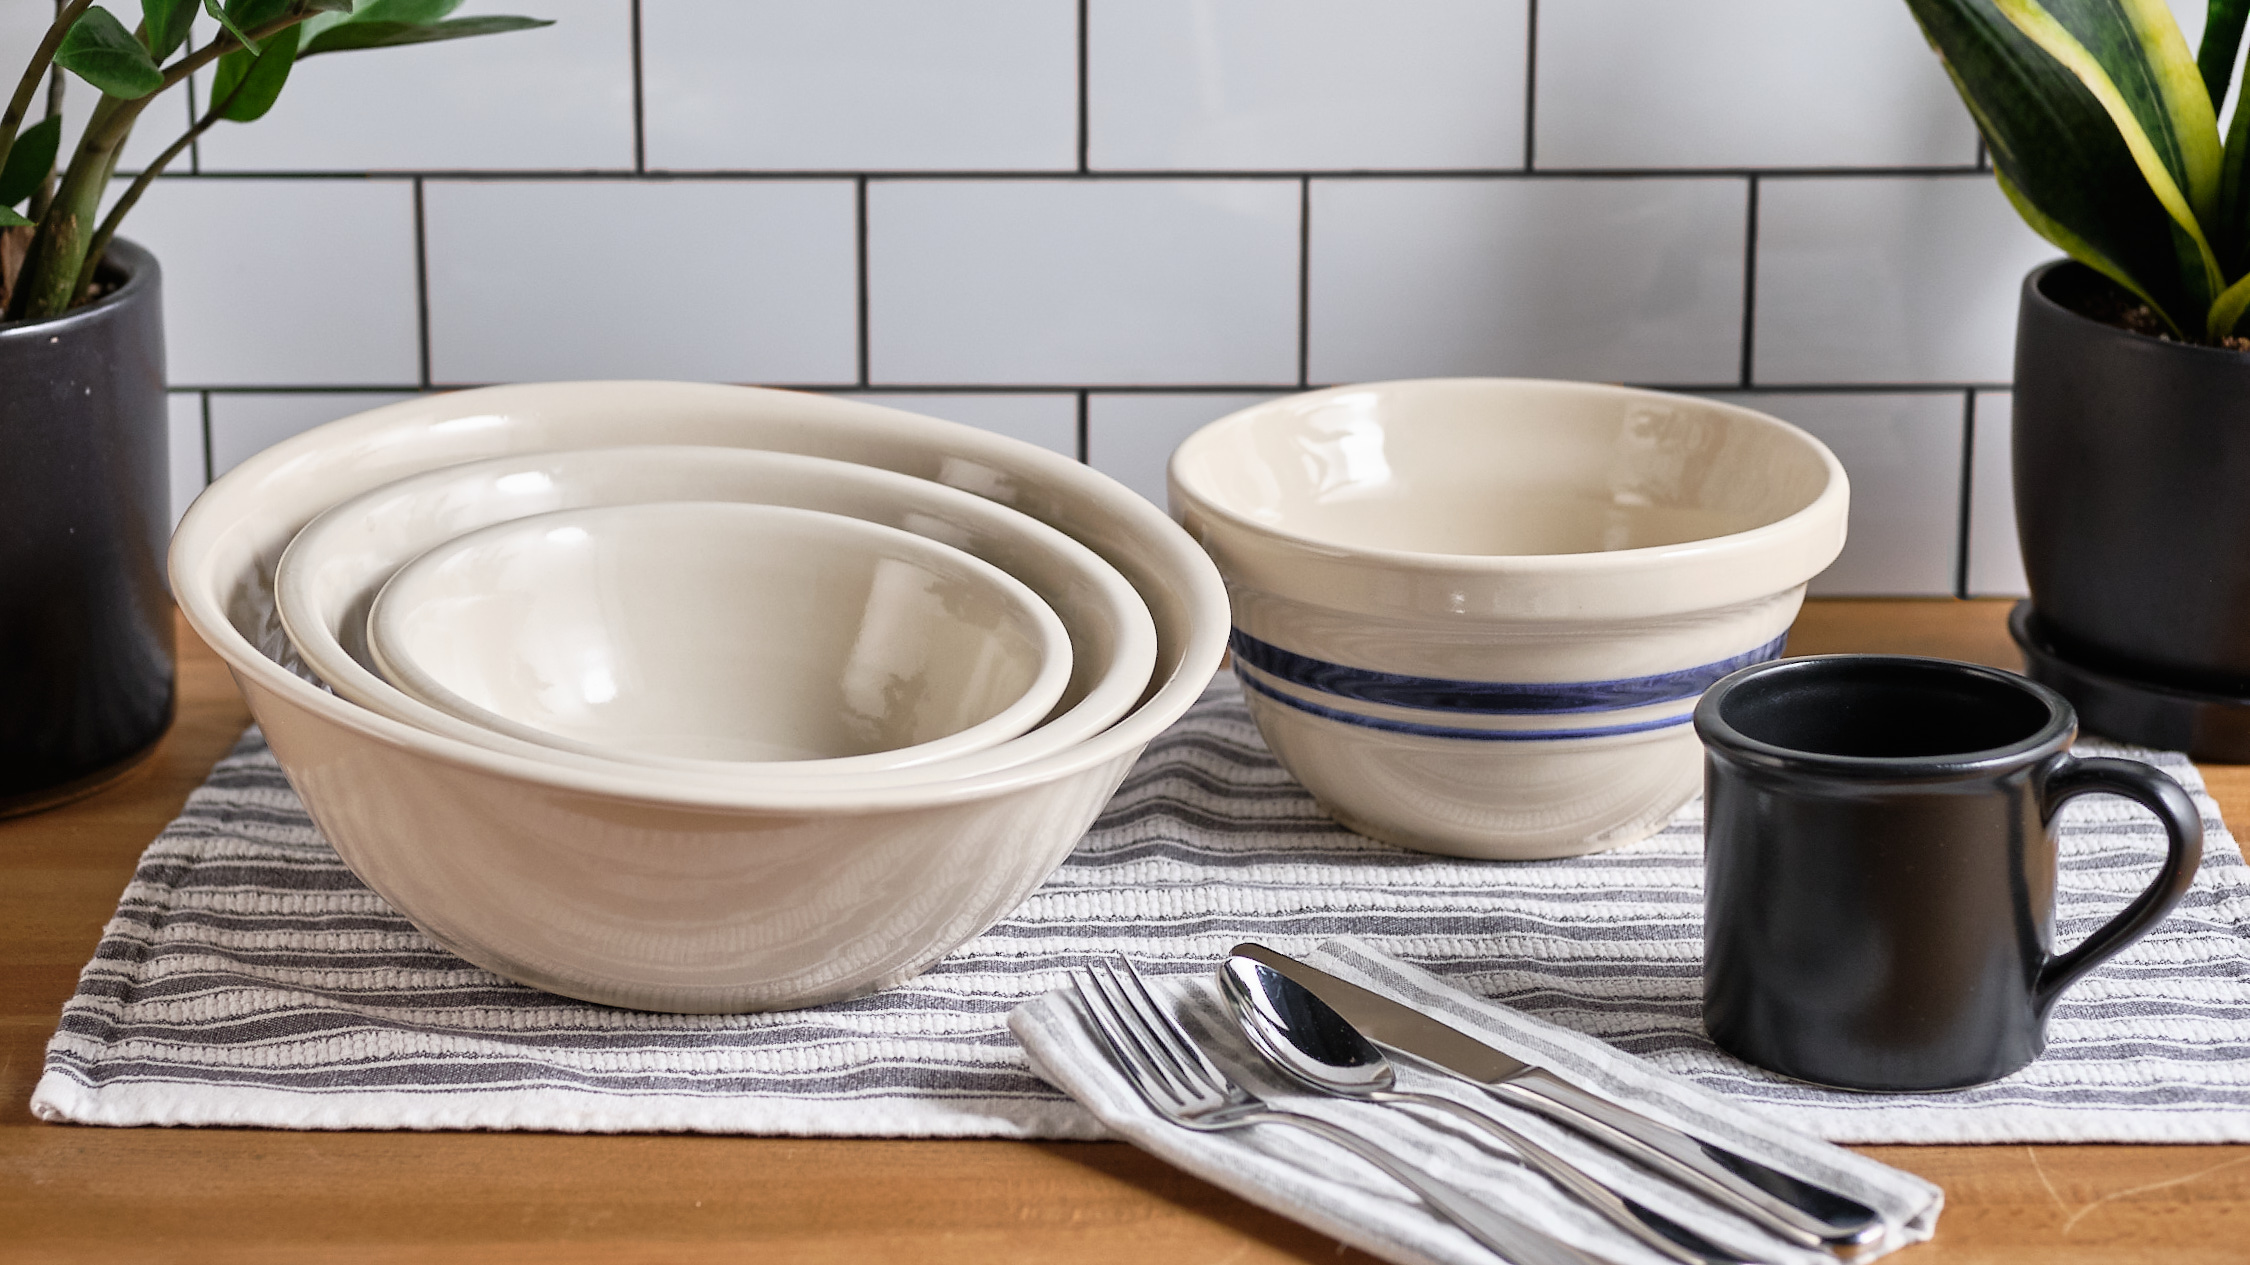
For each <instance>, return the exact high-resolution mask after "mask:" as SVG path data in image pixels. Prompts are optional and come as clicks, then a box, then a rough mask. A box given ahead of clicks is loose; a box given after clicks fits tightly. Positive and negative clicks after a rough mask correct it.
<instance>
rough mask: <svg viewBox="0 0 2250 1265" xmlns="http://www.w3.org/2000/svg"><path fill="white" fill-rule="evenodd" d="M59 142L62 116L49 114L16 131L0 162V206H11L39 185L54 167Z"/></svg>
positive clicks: (28, 195) (59, 145)
mask: <svg viewBox="0 0 2250 1265" xmlns="http://www.w3.org/2000/svg"><path fill="white" fill-rule="evenodd" d="M61 145H62V116H61V115H59V114H50V115H48V116H47V117H46V118H43V119H41V120H39V121H38V122H37V123H34V124H32V125H31V126H30V127H27V128H25V129H24V130H23V131H21V132H19V133H17V134H16V143H15V146H14V147H13V148H11V149H10V150H9V151H8V161H7V163H6V164H5V165H0V206H14V205H15V204H16V203H18V202H21V201H23V200H24V199H25V198H28V197H30V196H31V195H32V193H33V192H35V191H36V190H37V189H38V188H39V182H40V181H42V180H45V179H46V178H47V173H48V172H50V171H53V170H54V169H55V151H56V150H57V149H58V148H60V147H61Z"/></svg>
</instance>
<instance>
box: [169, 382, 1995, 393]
mask: <svg viewBox="0 0 2250 1265" xmlns="http://www.w3.org/2000/svg"><path fill="white" fill-rule="evenodd" d="M508 385H513V383H512V382H436V381H433V382H431V383H429V384H428V385H427V386H417V385H416V384H414V383H411V382H394V383H366V382H355V383H349V384H344V385H338V384H336V383H331V382H315V383H298V384H292V385H274V384H272V383H225V382H195V383H187V382H176V383H173V384H172V386H171V389H172V390H175V391H207V392H214V393H217V394H220V395H373V394H378V393H382V392H412V391H466V390H470V389H472V388H475V387H486V386H508ZM738 385H746V386H761V387H770V388H772V389H774V390H777V391H807V392H816V393H828V392H836V391H851V392H863V393H866V394H871V395H1074V394H1090V395H1277V394H1288V393H1292V392H1296V391H1317V390H1320V389H1322V388H1323V387H1331V386H1341V385H1344V384H1342V383H1336V382H1318V381H1308V382H1302V383H1299V382H1167V383H1160V384H1150V383H1145V382H1112V383H1100V382H1093V383H1070V382H1036V383H1023V382H882V383H869V384H867V385H861V384H860V383H857V382H752V383H741V384H738ZM1623 385H1625V386H1629V387H1635V388H1638V389H1640V390H1643V391H1668V392H1670V393H1672V394H1674V395H1958V394H1960V393H1961V392H1963V391H2006V390H2009V389H2010V384H2009V383H2006V382H1784V383H1761V384H1759V385H1756V386H1749V387H1744V386H1738V385H1736V384H1734V383H1731V382H1626V383H1624V384H1623Z"/></svg>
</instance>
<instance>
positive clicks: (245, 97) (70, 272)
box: [0, 0, 552, 321]
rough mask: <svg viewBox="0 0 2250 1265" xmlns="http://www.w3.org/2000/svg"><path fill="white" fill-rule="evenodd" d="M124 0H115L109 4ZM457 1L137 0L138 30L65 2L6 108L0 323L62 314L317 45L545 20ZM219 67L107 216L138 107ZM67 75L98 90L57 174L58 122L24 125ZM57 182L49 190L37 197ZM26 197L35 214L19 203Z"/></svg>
mask: <svg viewBox="0 0 2250 1265" xmlns="http://www.w3.org/2000/svg"><path fill="white" fill-rule="evenodd" d="M114 2H115V0H112V3H114ZM460 3H461V0H140V9H141V13H140V16H141V21H140V30H139V31H138V32H137V33H136V32H134V31H130V30H127V29H126V27H125V24H124V23H123V22H121V21H119V20H118V18H117V16H116V15H115V14H113V13H111V12H110V11H109V10H107V9H104V8H101V7H99V6H97V5H95V4H93V3H92V0H60V2H59V4H58V7H57V11H56V15H55V20H54V22H53V23H52V24H50V25H49V27H48V29H47V32H46V34H45V35H44V36H43V37H42V38H41V39H40V41H39V45H38V47H37V48H35V49H34V50H33V51H32V54H31V57H30V59H29V62H28V63H27V64H26V65H25V66H24V68H23V73H22V75H21V77H20V78H19V79H18V80H17V83H16V89H15V92H14V94H13V95H12V96H11V97H9V98H8V100H7V102H6V105H5V107H4V109H0V195H4V196H0V230H5V231H7V232H8V233H10V234H27V235H28V239H29V240H28V244H24V242H23V240H22V238H20V237H19V238H16V239H15V240H14V241H13V242H12V243H11V247H10V248H11V250H13V249H17V248H21V249H23V250H24V251H25V254H24V261H23V265H22V267H21V269H20V271H19V272H18V274H17V275H16V277H15V278H14V283H13V285H12V287H10V288H8V289H7V290H5V291H4V292H0V320H10V321H14V320H24V319H41V318H45V317H51V316H59V315H61V314H62V313H63V312H65V311H67V310H69V309H70V308H71V307H72V306H73V305H75V304H78V303H82V302H84V301H86V299H87V298H88V297H89V296H90V295H91V293H92V290H93V285H94V278H95V274H96V270H97V269H98V267H99V265H100V263H101V259H102V254H103V252H104V251H105V250H106V249H107V248H108V246H109V242H110V239H111V237H113V236H114V235H115V234H116V232H117V228H118V224H119V222H120V221H121V220H122V219H123V218H124V217H125V215H126V213H127V212H129V211H131V210H132V209H133V207H134V205H135V204H136V203H138V202H139V200H140V197H141V195H142V194H143V193H144V192H146V191H147V189H148V186H149V184H150V182H151V181H153V180H155V179H156V177H157V176H158V175H159V174H161V173H162V172H163V171H164V169H165V168H166V166H167V165H168V164H170V163H171V161H172V160H173V159H175V158H177V157H179V155H181V154H182V153H185V152H186V150H187V147H188V146H189V144H191V143H192V142H193V141H194V140H195V138H196V137H198V136H200V135H202V134H203V133H204V132H205V131H207V130H208V129H210V128H211V127H212V126H213V125H215V124H216V123H218V122H219V121H221V120H222V119H224V120H228V121H232V122H237V123H249V122H253V121H255V120H257V119H260V118H263V117H265V115H266V113H267V112H268V111H269V110H271V109H272V108H273V105H274V102H275V100H276V99H277V98H278V97H279V96H280V94H281V90H282V88H284V87H285V86H287V84H288V82H289V78H290V75H291V73H292V70H293V69H294V67H295V65H296V63H297V62H298V61H299V60H301V59H302V58H305V57H309V56H312V55H313V54H315V53H340V52H349V51H353V50H357V49H367V48H387V47H391V46H393V45H403V44H423V43H429V42H431V41H435V40H453V39H462V38H465V37H468V36H472V35H496V34H500V33H502V32H507V31H523V30H529V29H531V28H533V27H540V26H549V25H552V23H550V22H546V21H543V20H539V19H534V18H522V17H508V16H498V15H495V16H477V17H466V18H455V17H453V16H452V14H453V11H454V10H455V9H457V8H459V7H460ZM199 9H200V10H201V11H202V12H204V13H208V14H209V15H211V17H212V18H213V19H214V20H216V21H217V22H218V24H219V33H218V34H217V35H216V36H215V37H214V38H213V39H212V40H210V41H209V42H208V43H206V44H204V45H203V46H202V47H200V48H197V47H194V46H192V45H190V44H189V42H188V36H189V28H190V27H191V26H193V24H194V22H195V18H196V15H197V12H198V10H199ZM206 67H213V74H212V85H211V86H212V91H211V99H210V105H209V107H208V108H206V109H205V110H204V112H203V115H202V117H200V118H198V119H196V120H195V121H194V123H193V124H192V125H191V126H189V128H188V129H187V130H186V132H185V133H183V134H181V135H180V136H179V137H178V138H177V139H175V140H173V141H172V143H171V144H170V145H169V146H167V147H166V148H165V149H164V151H163V152H162V153H160V154H158V155H157V156H156V158H154V159H153V160H151V161H150V162H148V163H147V164H146V165H145V166H144V169H143V170H142V171H141V173H140V174H139V175H137V176H135V177H134V178H133V180H132V182H131V183H130V184H129V185H127V186H126V188H125V190H124V192H123V193H121V194H118V195H117V196H116V198H115V200H114V202H113V203H112V205H111V206H110V209H109V211H108V213H107V214H106V215H102V214H100V211H101V207H102V204H103V202H104V201H105V200H107V199H108V194H109V191H110V176H111V173H112V172H113V171H114V170H115V169H116V166H117V156H118V154H119V153H120V152H121V151H122V150H123V148H124V146H125V141H126V138H127V137H128V136H129V135H131V133H132V130H133V127H134V125H135V123H136V122H138V120H139V118H140V115H141V112H142V111H143V110H144V109H146V108H147V106H148V103H149V102H150V101H152V100H153V99H155V97H156V96H158V95H159V94H161V93H163V92H164V90H166V89H168V88H171V87H173V86H175V85H177V84H178V83H179V82H180V81H181V80H183V79H186V78H187V77H188V76H190V75H192V74H194V73H195V72H197V71H199V70H202V69H204V68H206ZM54 68H59V69H62V70H67V71H70V72H71V73H73V74H75V75H77V76H78V77H79V78H81V79H84V80H85V81H86V82H87V83H89V84H92V85H93V86H94V87H95V88H97V89H99V90H100V92H101V94H102V95H101V99H100V100H99V101H97V102H95V104H94V107H93V108H92V109H91V110H90V111H88V113H87V116H86V126H85V128H84V130H83V131H82V132H81V133H80V135H79V138H78V140H77V142H76V143H75V148H74V149H73V150H72V152H71V153H70V155H69V159H68V161H67V162H66V163H64V164H63V165H62V166H61V169H60V170H59V171H58V170H57V167H56V158H57V155H58V149H59V141H60V139H61V135H62V120H61V118H60V117H59V116H56V115H53V114H50V115H49V116H48V117H46V118H44V119H41V120H39V121H37V122H34V123H32V124H31V125H30V126H28V127H26V126H24V122H25V118H26V116H27V114H28V113H29V111H30V107H31V103H32V100H33V98H34V97H35V96H36V95H37V93H38V89H39V86H40V84H41V83H43V82H44V81H45V80H46V78H47V75H48V72H49V70H50V69H54ZM50 176H52V177H53V178H55V180H56V183H55V184H54V185H53V186H52V190H51V194H41V195H40V196H38V197H33V196H32V195H33V194H34V193H38V192H39V191H40V190H41V189H43V188H47V187H48V186H47V182H48V180H49V179H50ZM26 199H30V207H29V211H30V213H28V214H27V213H25V212H23V211H18V210H16V209H15V208H16V205H17V204H18V203H21V202H24V201H25V200H26Z"/></svg>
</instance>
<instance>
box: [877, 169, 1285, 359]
mask: <svg viewBox="0 0 2250 1265" xmlns="http://www.w3.org/2000/svg"><path fill="white" fill-rule="evenodd" d="M867 216H868V223H867V269H868V340H869V344H870V346H869V360H870V370H869V371H870V374H871V376H872V377H873V379H874V380H875V381H877V382H883V383H898V384H901V385H906V384H931V385H938V384H952V383H962V384H984V383H1020V384H1024V385H1046V384H1064V383H1071V384H1077V383H1086V384H1097V385H1117V384H1139V383H1183V384H1227V383H1237V382H1240V383H1273V382H1290V381H1294V380H1295V379H1296V376H1297V262H1298V260H1297V227H1298V219H1299V214H1298V186H1297V184H1296V182H1294V181H1284V180H1128V181H1112V182H1094V181H1085V180H991V181H973V180H914V181H876V182H874V183H873V184H872V185H871V186H870V187H869V189H868V211H867Z"/></svg>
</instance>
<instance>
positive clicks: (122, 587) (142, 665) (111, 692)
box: [0, 241, 173, 816]
mask: <svg viewBox="0 0 2250 1265" xmlns="http://www.w3.org/2000/svg"><path fill="white" fill-rule="evenodd" d="M109 265H110V266H111V267H114V268H116V269H118V270H119V271H121V272H122V273H124V274H125V276H126V280H125V283H124V285H123V286H121V287H120V288H118V289H117V290H115V291H113V292H112V293H110V294H108V295H106V296H104V297H103V298H101V299H100V300H98V301H96V302H94V303H91V304H89V305H87V306H85V307H83V308H80V309H78V310H76V311H73V312H70V313H68V314H66V315H64V316H61V317H58V318H56V319H53V320H46V321H16V322H11V323H7V324H0V816H6V815H12V814H15V813H21V812H30V811H34V810H36V809H39V808H45V807H49V806H51V805H54V804H58V803H63V802H66V801H68V800H71V799H75V798H78V797H80V796H82V795H86V794H90V793H92V792H93V791H96V790H99V789H100V788H101V787H103V786H106V785H108V784H109V783H110V782H112V781H114V780H116V779H117V778H118V777H119V776H121V775H123V774H124V773H125V772H126V771H128V770H130V769H131V768H132V767H133V766H134V765H136V764H138V763H139V762H140V760H141V759H142V758H144V757H145V756H146V755H147V754H148V753H149V751H150V750H151V749H152V748H153V747H154V746H155V744H156V741H157V739H159V738H161V737H162V736H163V735H164V730H165V728H166V727H167V726H168V725H169V724H170V723H171V719H172V680H173V672H172V663H173V660H172V601H171V597H170V595H169V593H167V591H166V590H165V586H164V571H163V558H164V544H165V539H166V537H167V535H168V534H169V531H170V527H171V515H170V512H169V500H170V495H171V493H170V486H169V478H168V474H167V469H168V467H167V462H166V451H165V449H166V443H165V431H166V427H165V402H164V319H163V306H162V303H161V301H160V299H159V293H160V291H159V281H160V277H159V273H158V270H157V266H156V260H155V258H154V257H153V256H151V255H150V254H149V253H148V252H147V251H145V250H142V249H141V248H139V247H138V246H134V245H131V244H130V243H127V242H122V241H120V242H115V243H113V244H112V245H111V246H110V248H109Z"/></svg>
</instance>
